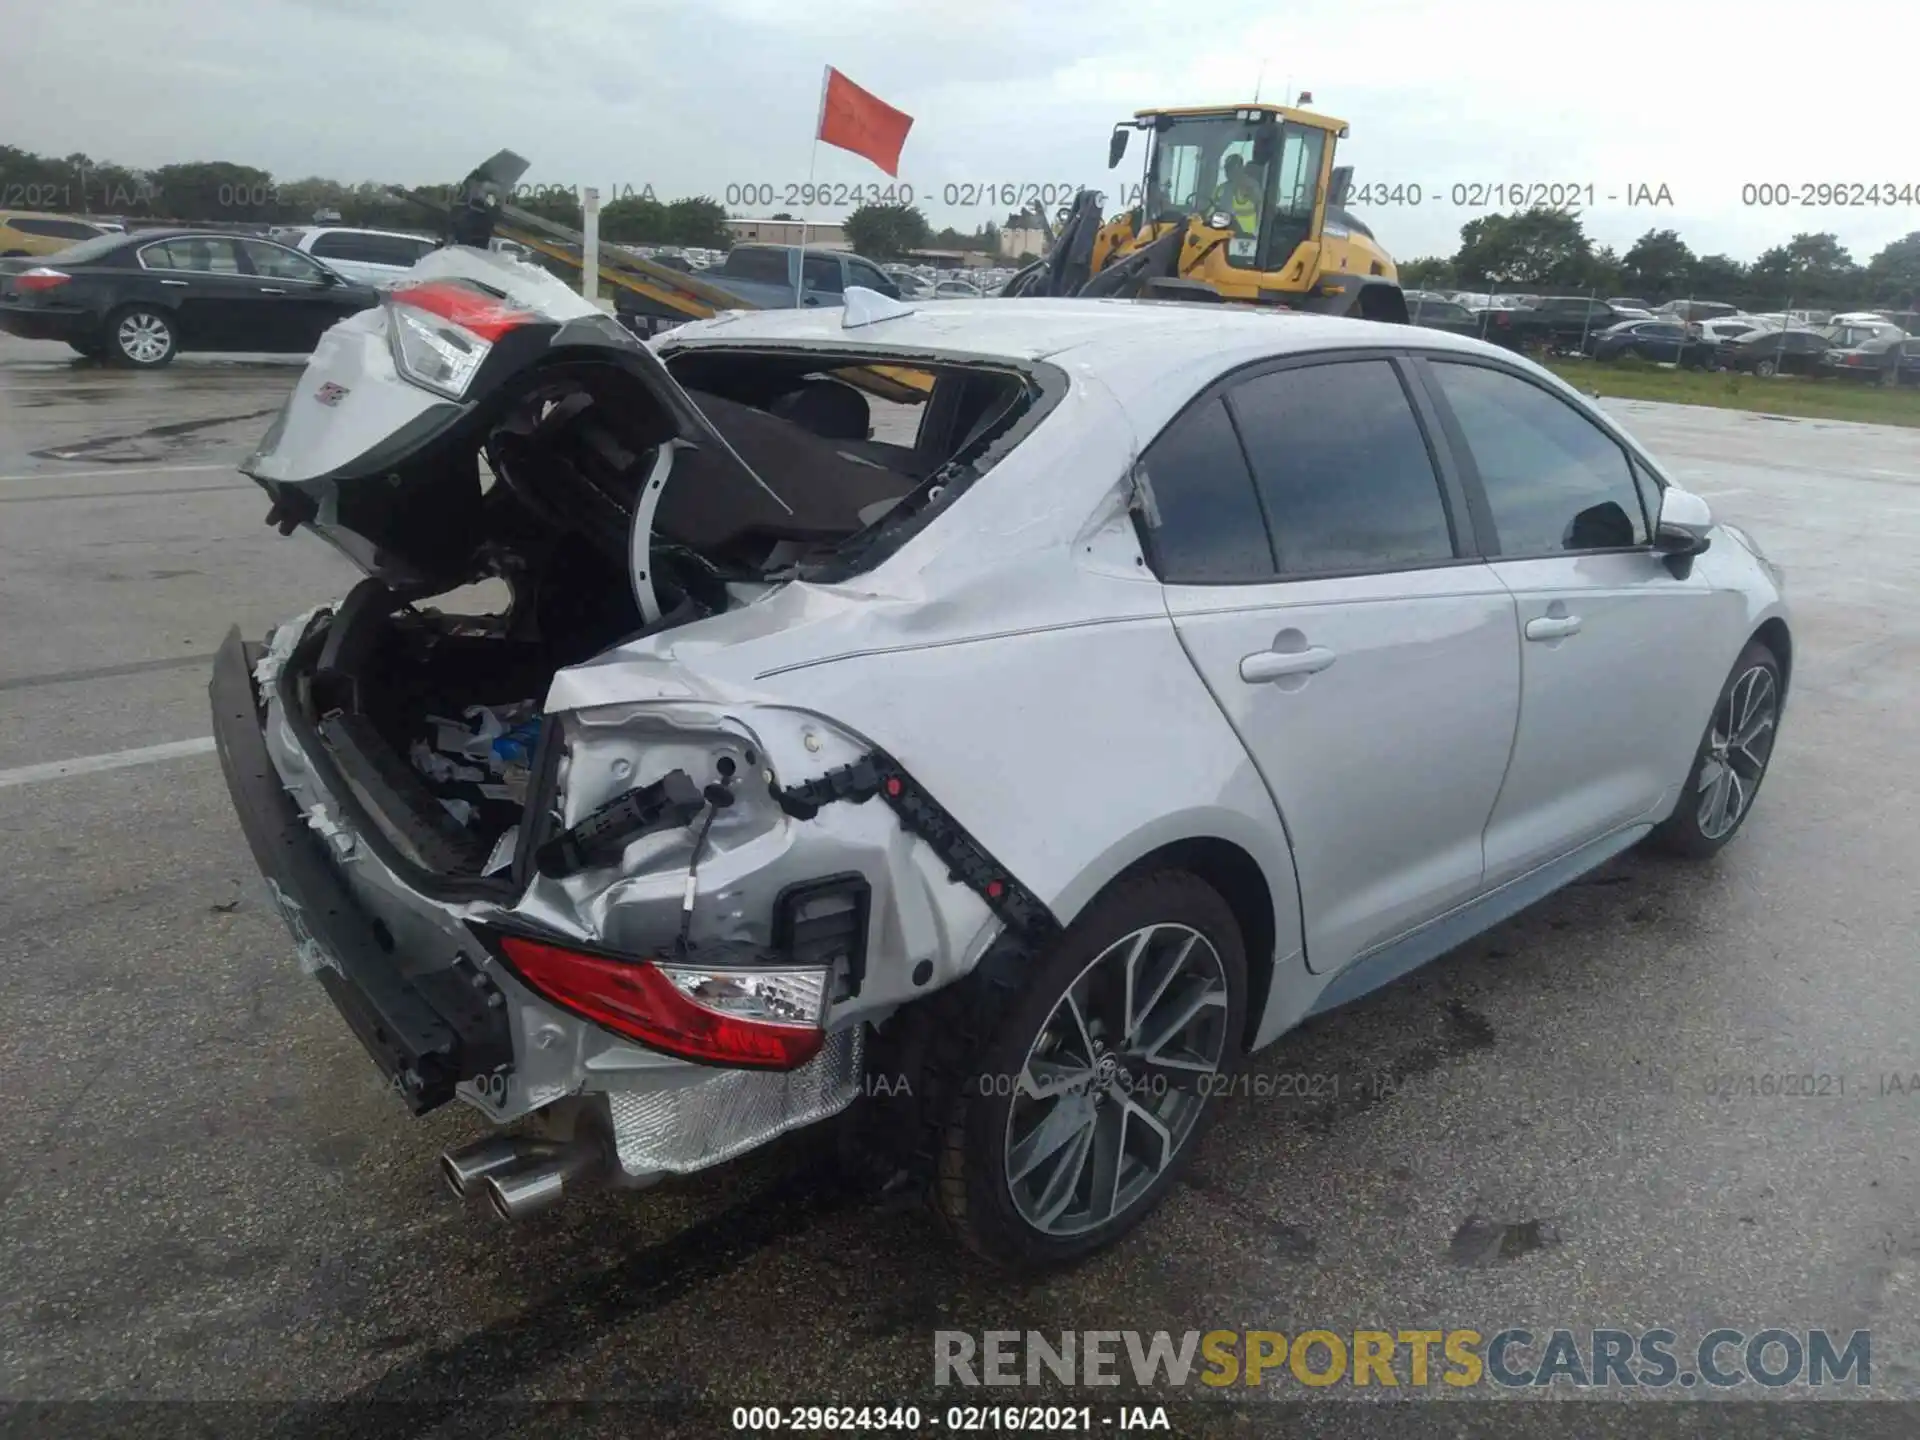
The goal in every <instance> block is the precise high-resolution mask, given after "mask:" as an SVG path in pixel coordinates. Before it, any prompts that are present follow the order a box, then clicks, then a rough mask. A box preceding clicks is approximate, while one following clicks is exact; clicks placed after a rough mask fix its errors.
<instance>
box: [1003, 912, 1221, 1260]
mask: <svg viewBox="0 0 1920 1440" xmlns="http://www.w3.org/2000/svg"><path fill="white" fill-rule="evenodd" d="M1228 1013H1229V1003H1228V991H1227V977H1226V971H1225V968H1224V967H1223V966H1222V964H1221V962H1220V956H1219V954H1218V952H1217V951H1215V949H1214V947H1213V944H1212V942H1211V941H1209V940H1208V939H1207V937H1206V936H1205V935H1203V934H1201V933H1200V932H1199V931H1198V930H1194V929H1192V928H1191V927H1189V926H1186V925H1174V924H1161V925H1149V926H1146V927H1145V928H1143V929H1139V930H1136V931H1134V932H1133V933H1132V934H1130V935H1126V936H1123V937H1122V938H1121V939H1119V940H1117V941H1115V942H1114V943H1113V944H1112V945H1109V946H1108V947H1107V948H1106V949H1105V950H1103V951H1101V952H1100V954H1099V955H1097V956H1096V957H1094V959H1093V960H1092V961H1091V962H1090V963H1089V964H1088V965H1087V967H1086V968H1085V969H1084V970H1082V971H1081V972H1080V974H1079V975H1078V976H1077V977H1075V979H1074V981H1073V983H1072V984H1071V985H1069V986H1068V987H1067V989H1066V993H1065V994H1063V995H1062V996H1061V997H1060V1000H1059V1001H1058V1003H1056V1004H1055V1005H1054V1007H1053V1009H1052V1011H1051V1012H1050V1013H1049V1014H1048V1016H1047V1020H1046V1023H1045V1024H1043V1025H1042V1026H1041V1027H1040V1033H1039V1034H1038V1035H1037V1036H1036V1037H1035V1039H1034V1042H1033V1044H1032V1045H1031V1046H1029V1047H1028V1050H1027V1056H1026V1060H1025V1062H1024V1063H1023V1064H1022V1066H1021V1069H1020V1073H1019V1075H1018V1076H1016V1077H1014V1080H1013V1082H1012V1083H1013V1096H1012V1099H1013V1103H1012V1105H1011V1106H1010V1107H1009V1109H1008V1113H1007V1133H1006V1142H1005V1143H1006V1153H1005V1162H1006V1177H1007V1188H1008V1191H1009V1192H1010V1194H1011V1195H1012V1198H1013V1203H1014V1208H1015V1209H1016V1210H1017V1211H1018V1212H1019V1213H1020V1216H1021V1218H1022V1219H1023V1220H1025V1221H1026V1222H1027V1223H1028V1224H1029V1225H1032V1226H1033V1227H1034V1228H1035V1229H1036V1230H1039V1231H1041V1232H1043V1233H1045V1234H1048V1235H1054V1236H1071V1235H1078V1234H1082V1233H1084V1232H1086V1231H1088V1230H1091V1229H1093V1228H1095V1227H1096V1226H1099V1225H1103V1224H1105V1223H1107V1222H1108V1221H1109V1220H1112V1219H1113V1218H1114V1217H1116V1216H1118V1215H1120V1214H1122V1213H1124V1212H1125V1211H1126V1210H1127V1209H1128V1208H1129V1207H1130V1206H1132V1205H1133V1204H1134V1203H1135V1202H1136V1201H1138V1200H1139V1199H1140V1197H1141V1196H1143V1195H1144V1194H1146V1192H1147V1191H1148V1190H1149V1189H1151V1188H1152V1186H1153V1183H1154V1181H1156V1180H1157V1179H1159V1177H1160V1176H1161V1175H1163V1174H1164V1173H1165V1172H1166V1170H1167V1168H1168V1167H1169V1166H1171V1165H1172V1164H1173V1163H1174V1159H1175V1157H1176V1156H1178V1155H1179V1153H1180V1150H1181V1147H1182V1146H1183V1145H1184V1144H1185V1143H1186V1140H1187V1137H1188V1136H1189V1135H1190V1134H1191V1133H1192V1131H1193V1127H1194V1124H1195V1122H1196V1121H1197V1120H1198V1119H1199V1118H1200V1114H1201V1112H1202V1111H1203V1110H1204V1109H1205V1108H1206V1105H1207V1102H1208V1100H1209V1099H1210V1098H1211V1095H1212V1087H1211V1084H1210V1081H1211V1080H1212V1078H1213V1077H1214V1076H1216V1075H1218V1074H1219V1072H1220V1068H1221V1065H1222V1062H1223V1059H1224V1057H1225V1056H1226V1054H1227V1018H1228Z"/></svg>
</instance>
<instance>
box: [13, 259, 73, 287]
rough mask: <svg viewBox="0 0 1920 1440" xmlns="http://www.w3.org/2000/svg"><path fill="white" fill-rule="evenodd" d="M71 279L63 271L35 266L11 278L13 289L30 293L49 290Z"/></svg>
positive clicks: (44, 266) (49, 266)
mask: <svg viewBox="0 0 1920 1440" xmlns="http://www.w3.org/2000/svg"><path fill="white" fill-rule="evenodd" d="M72 278H73V277H72V276H71V275H69V274H67V272H66V271H64V270H56V269H54V268H53V267H52V266H51V265H36V266H34V267H33V269H31V270H23V271H21V272H20V274H18V275H16V276H14V277H13V288H14V289H16V290H25V291H28V292H32V291H35V290H51V289H53V288H54V287H55V286H57V285H64V284H66V283H67V282H68V281H69V280H71V279H72Z"/></svg>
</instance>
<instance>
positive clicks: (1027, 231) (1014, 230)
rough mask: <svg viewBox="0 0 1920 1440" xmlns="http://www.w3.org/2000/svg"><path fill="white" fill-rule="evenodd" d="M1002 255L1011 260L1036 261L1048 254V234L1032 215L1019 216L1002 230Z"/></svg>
mask: <svg viewBox="0 0 1920 1440" xmlns="http://www.w3.org/2000/svg"><path fill="white" fill-rule="evenodd" d="M1000 253H1001V255H1003V256H1005V257H1006V258H1007V259H1009V260H1035V259H1038V258H1039V257H1040V256H1042V255H1044V254H1046V253H1047V232H1046V231H1044V230H1042V229H1041V228H1040V225H1039V222H1038V221H1036V220H1035V219H1034V218H1033V217H1032V216H1031V215H1018V216H1015V217H1014V218H1013V220H1012V221H1011V222H1009V223H1008V224H1006V225H1003V226H1002V227H1001V228H1000Z"/></svg>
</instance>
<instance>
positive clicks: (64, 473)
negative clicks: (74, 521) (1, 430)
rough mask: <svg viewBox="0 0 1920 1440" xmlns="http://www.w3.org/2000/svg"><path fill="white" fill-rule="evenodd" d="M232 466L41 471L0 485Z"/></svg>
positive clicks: (229, 467)
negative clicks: (26, 481)
mask: <svg viewBox="0 0 1920 1440" xmlns="http://www.w3.org/2000/svg"><path fill="white" fill-rule="evenodd" d="M235 468H236V467H235V466H234V465H231V464H228V465H110V466H108V467H107V468H106V469H104V470H41V471H39V472H37V473H35V474H32V475H0V485H5V484H8V483H9V482H17V481H21V480H97V479H99V478H100V477H101V476H102V475H186V474H190V473H192V472H193V471H196V470H232V469H235Z"/></svg>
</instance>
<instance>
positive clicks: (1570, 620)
mask: <svg viewBox="0 0 1920 1440" xmlns="http://www.w3.org/2000/svg"><path fill="white" fill-rule="evenodd" d="M1579 633H1580V617H1579V616H1578V615H1541V616H1538V617H1536V618H1534V619H1532V620H1529V621H1527V639H1529V640H1562V639H1565V638H1566V637H1567V636H1569V635H1578V634H1579Z"/></svg>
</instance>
